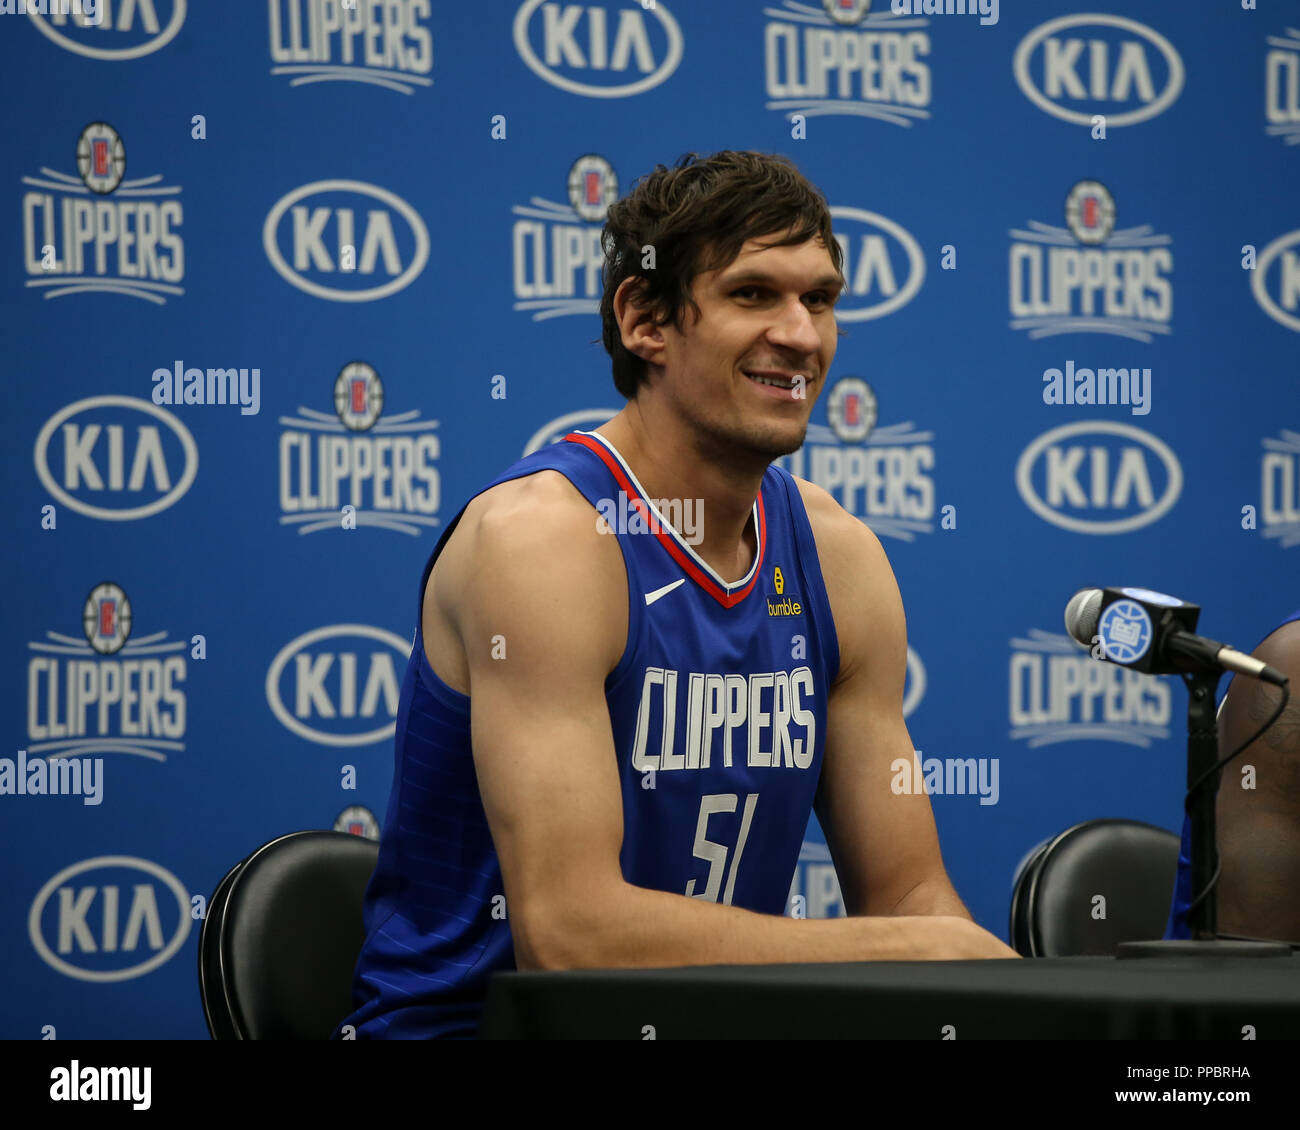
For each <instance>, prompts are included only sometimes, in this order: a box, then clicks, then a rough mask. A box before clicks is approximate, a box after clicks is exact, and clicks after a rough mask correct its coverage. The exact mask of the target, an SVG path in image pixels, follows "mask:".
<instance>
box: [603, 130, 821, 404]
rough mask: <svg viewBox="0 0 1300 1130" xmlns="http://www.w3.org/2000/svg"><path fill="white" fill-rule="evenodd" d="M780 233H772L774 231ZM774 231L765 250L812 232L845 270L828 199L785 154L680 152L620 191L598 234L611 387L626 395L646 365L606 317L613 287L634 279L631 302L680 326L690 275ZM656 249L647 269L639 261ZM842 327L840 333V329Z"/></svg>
mask: <svg viewBox="0 0 1300 1130" xmlns="http://www.w3.org/2000/svg"><path fill="white" fill-rule="evenodd" d="M782 232H785V233H787V234H785V235H784V237H778V236H777V235H775V234H774V233H782ZM768 236H773V238H772V240H771V242H770V243H768V244H767V246H771V247H787V246H791V245H793V244H798V243H806V242H807V241H808V240H810V239H813V238H814V237H816V236H820V237H821V239H822V241H823V242H824V243H825V245H826V249H827V251H828V252H829V254H830V256H831V261H832V262H833V263H834V265H835V270H836V271H837V272H839V273H840V274H841V275H842V274H843V271H844V267H843V254H842V253H841V251H840V246H839V244H838V243H837V242H836V241H835V238H834V236H833V235H832V234H831V213H830V208H829V207H828V206H827V203H826V198H825V197H824V196H823V195H822V194H821V192H820V191H819V190H818V189H817V187H816V186H815V185H813V184H812V183H811V182H810V181H808V180H807V179H806V178H805V177H804V175H803V174H802V173H801V172H799V170H798V169H797V168H795V165H794V162H793V161H791V160H790V159H789V158H787V157H781V156H778V155H775V154H767V153H756V152H753V151H752V150H746V151H738V150H734V149H724V150H722V151H721V152H718V153H714V154H713V155H712V156H711V157H707V158H705V159H703V160H701V159H700V158H699V155H698V154H696V153H687V154H686V155H685V156H683V157H681V158H679V159H678V161H677V164H676V166H675V167H673V168H671V169H669V168H667V167H666V166H664V165H657V166H656V167H655V170H654V172H652V173H649V174H647V175H646V176H644V177H641V178H640V179H639V180H638V181H637V182H636V183H635V184H634V185H633V188H632V191H631V192H629V193H628V195H627V196H625V197H623V199H622V200H619V201H617V202H615V203H614V204H612V205H611V206H610V209H609V213H608V216H607V218H606V220H605V228H604V230H603V231H602V232H601V247H602V249H603V250H604V253H605V267H604V275H603V278H604V284H605V292H604V294H603V295H602V297H601V300H600V319H601V328H602V335H603V340H604V343H605V349H606V350H607V351H608V352H609V355H610V357H611V358H613V362H614V386H615V387H616V388H617V389H618V391H619V392H621V393H622V394H623V395H624V397H626V398H627V399H629V400H631V399H632V398H633V397H635V396H636V393H637V388H638V387H639V386H640V384H641V382H642V381H643V380H644V379H645V376H646V363H645V361H644V360H642V359H641V358H640V357H638V356H636V354H634V353H629V352H628V350H627V349H626V348H624V346H623V338H622V334H621V333H620V331H619V326H618V322H617V321H616V320H615V318H614V293H615V291H617V290H618V288H619V284H620V283H622V282H623V280H624V279H628V278H640V279H643V280H644V281H643V282H642V284H641V285H640V287H639V293H638V295H637V301H638V303H640V304H641V305H644V306H648V307H650V308H651V309H652V311H653V317H654V320H655V323H656V324H657V325H665V324H667V323H668V322H669V321H671V322H672V324H673V326H674V327H675V328H676V329H677V330H678V331H680V330H681V328H682V321H681V319H682V315H683V313H684V312H685V308H686V306H687V305H690V307H691V309H692V310H693V311H694V312H695V315H696V317H698V316H699V313H700V310H699V307H698V306H697V305H696V303H695V302H694V301H693V300H692V299H691V287H692V285H693V283H694V281H695V278H696V276H697V275H700V274H704V273H706V272H709V271H717V270H721V269H722V268H724V267H726V266H727V265H728V264H730V263H731V262H732V260H734V259H735V258H736V256H737V255H739V254H740V250H741V248H742V247H744V245H745V243H746V241H747V240H750V239H757V238H762V237H768ZM647 246H653V247H654V254H655V267H654V269H652V270H651V269H645V268H643V267H642V266H641V261H642V256H643V254H644V249H645V248H646V247H647ZM841 332H842V331H841Z"/></svg>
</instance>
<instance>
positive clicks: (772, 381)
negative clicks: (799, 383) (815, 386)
mask: <svg viewBox="0 0 1300 1130" xmlns="http://www.w3.org/2000/svg"><path fill="white" fill-rule="evenodd" d="M741 372H743V373H744V374H745V376H747V377H748V378H749V379H750V380H751V381H757V382H758V383H759V384H763V385H771V386H772V387H773V388H786V389H792V388H794V386H795V383H796V382H795V378H796V377H801V378H802V380H803V381H804V383H805V384H806V383H807V381H808V378H807V377H806V376H804V375H803V374H801V373H777V372H773V371H772V370H770V369H757V370H749V369H742V370H741Z"/></svg>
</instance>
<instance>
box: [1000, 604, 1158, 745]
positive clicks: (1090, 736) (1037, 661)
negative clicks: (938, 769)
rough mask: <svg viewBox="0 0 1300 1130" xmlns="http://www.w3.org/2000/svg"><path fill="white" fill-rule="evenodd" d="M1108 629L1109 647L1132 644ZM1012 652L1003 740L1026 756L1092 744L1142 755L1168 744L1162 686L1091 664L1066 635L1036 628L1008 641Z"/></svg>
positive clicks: (1118, 629)
mask: <svg viewBox="0 0 1300 1130" xmlns="http://www.w3.org/2000/svg"><path fill="white" fill-rule="evenodd" d="M1108 611H1109V610H1108ZM1113 627H1114V629H1115V631H1114V633H1112V637H1111V638H1113V640H1114V641H1115V646H1118V643H1119V640H1120V639H1121V638H1132V639H1133V641H1134V642H1136V638H1137V637H1136V636H1134V634H1133V633H1132V631H1131V630H1130V629H1129V628H1128V627H1126V626H1125V625H1122V624H1119V623H1116V624H1115V625H1113ZM1148 627H1149V625H1148ZM1126 633H1127V634H1126ZM1111 647H1112V643H1111V642H1110V638H1108V642H1107V648H1108V650H1109V649H1110V648H1111ZM1011 649H1012V650H1011V666H1010V672H1009V680H1010V686H1011V696H1010V703H1011V713H1010V725H1011V731H1010V736H1011V737H1012V738H1013V739H1015V740H1017V741H1023V742H1025V744H1026V745H1028V746H1029V748H1030V749H1036V748H1038V747H1039V746H1044V745H1054V744H1055V743H1057V742H1072V741H1098V740H1100V741H1109V742H1120V743H1123V744H1125V745H1135V746H1141V747H1142V748H1143V749H1149V748H1150V747H1151V745H1152V743H1153V742H1156V741H1163V740H1165V739H1167V738H1168V737H1169V732H1170V731H1169V722H1170V719H1171V718H1172V716H1173V714H1172V712H1173V698H1172V695H1171V692H1170V685H1169V683H1168V682H1167V681H1166V680H1162V679H1158V678H1156V677H1154V676H1152V675H1145V674H1143V673H1142V672H1140V671H1132V670H1130V669H1128V668H1127V667H1119V666H1116V665H1115V664H1114V663H1106V662H1103V661H1102V660H1100V659H1094V658H1093V657H1092V655H1091V654H1090V653H1089V652H1088V651H1085V650H1084V649H1083V648H1081V647H1080V646H1079V645H1078V644H1077V643H1075V642H1074V640H1073V639H1071V638H1070V637H1069V636H1067V635H1062V634H1060V633H1055V632H1045V631H1042V630H1040V629H1038V628H1033V629H1031V630H1030V632H1029V634H1028V636H1027V637H1026V638H1023V639H1013V640H1011ZM1116 657H1117V658H1119V656H1118V654H1117V656H1116Z"/></svg>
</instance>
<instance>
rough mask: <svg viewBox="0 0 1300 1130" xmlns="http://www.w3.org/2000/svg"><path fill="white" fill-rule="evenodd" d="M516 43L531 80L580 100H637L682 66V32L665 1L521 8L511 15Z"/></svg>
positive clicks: (545, 3)
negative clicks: (534, 77) (547, 84)
mask: <svg viewBox="0 0 1300 1130" xmlns="http://www.w3.org/2000/svg"><path fill="white" fill-rule="evenodd" d="M514 40H515V50H516V51H517V52H518V53H519V58H520V59H522V60H523V62H524V65H525V66H526V67H528V69H529V70H530V71H532V72H533V74H535V75H537V76H538V77H539V78H541V79H542V80H544V81H545V82H548V83H550V84H551V85H552V86H555V87H558V88H559V89H560V90H564V91H567V92H568V93H570V94H577V95H580V96H581V97H583V98H630V97H632V96H633V95H635V94H642V93H644V92H645V91H647V90H651V89H653V88H654V87H656V86H659V85H660V84H661V83H663V82H666V81H667V80H668V78H669V77H670V76H671V75H672V73H673V72H674V71H676V70H677V67H678V65H679V64H680V63H681V61H682V30H681V28H680V27H679V26H678V25H677V21H676V20H675V19H674V18H673V15H672V13H671V12H670V11H669V10H668V8H667V6H666V5H665V4H664V3H663V0H658V2H657V3H653V4H645V3H642V0H623V2H622V3H618V2H617V0H609V2H607V3H604V4H575V3H564V2H563V0H525V2H524V3H523V4H520V5H519V8H518V10H517V11H516V12H515V23H514Z"/></svg>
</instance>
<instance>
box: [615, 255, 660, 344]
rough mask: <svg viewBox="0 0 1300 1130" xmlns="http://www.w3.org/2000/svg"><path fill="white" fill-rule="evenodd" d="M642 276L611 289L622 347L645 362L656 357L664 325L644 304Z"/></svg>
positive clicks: (634, 277) (625, 280)
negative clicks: (658, 321) (613, 290)
mask: <svg viewBox="0 0 1300 1130" xmlns="http://www.w3.org/2000/svg"><path fill="white" fill-rule="evenodd" d="M644 299H645V280H644V279H642V278H639V277H636V276H633V277H632V278H626V279H624V280H623V281H622V282H621V283H619V286H618V289H617V290H616V291H615V292H614V319H615V321H617V322H618V328H619V333H620V336H621V337H622V340H623V348H624V349H626V350H627V351H628V352H629V353H632V354H635V355H636V356H637V357H640V358H641V360H643V361H645V362H647V363H654V362H656V361H657V359H658V356H659V353H660V351H661V350H662V349H663V344H664V335H663V327H662V326H660V325H659V324H658V323H657V322H656V321H655V318H654V312H653V311H652V310H651V308H650V307H649V306H647V305H645V304H644Z"/></svg>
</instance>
